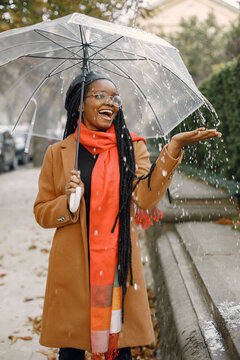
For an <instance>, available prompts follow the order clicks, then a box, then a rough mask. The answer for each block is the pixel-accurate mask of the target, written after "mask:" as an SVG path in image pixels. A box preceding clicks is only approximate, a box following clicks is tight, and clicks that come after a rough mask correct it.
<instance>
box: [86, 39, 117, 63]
mask: <svg viewBox="0 0 240 360" xmlns="http://www.w3.org/2000/svg"><path fill="white" fill-rule="evenodd" d="M122 38H123V36H120V37H119V38H118V39H116V40H114V41H112V42H111V43H110V44H108V45H106V46H104V47H103V48H101V49H100V50H99V51H96V52H95V53H94V54H92V55H91V56H89V58H91V57H92V56H95V55H97V54H100V52H101V51H103V50H105V49H107V48H108V47H109V46H111V45H113V44H114V43H115V42H117V41H119V40H121V39H122ZM90 45H91V44H89V47H90ZM100 55H101V54H100Z"/></svg>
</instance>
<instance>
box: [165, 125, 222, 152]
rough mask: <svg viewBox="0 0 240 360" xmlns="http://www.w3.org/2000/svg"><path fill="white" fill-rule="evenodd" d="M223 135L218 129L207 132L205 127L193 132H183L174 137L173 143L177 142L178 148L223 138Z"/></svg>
mask: <svg viewBox="0 0 240 360" xmlns="http://www.w3.org/2000/svg"><path fill="white" fill-rule="evenodd" d="M221 136H222V134H221V133H220V132H218V131H217V130H216V129H209V130H206V129H205V128H204V127H202V128H198V129H196V130H193V131H187V132H182V133H179V134H176V135H174V136H173V137H172V139H171V141H173V142H175V143H176V145H177V146H178V147H181V148H182V147H183V146H186V145H194V144H196V143H198V142H199V141H202V140H207V139H212V138H216V137H221Z"/></svg>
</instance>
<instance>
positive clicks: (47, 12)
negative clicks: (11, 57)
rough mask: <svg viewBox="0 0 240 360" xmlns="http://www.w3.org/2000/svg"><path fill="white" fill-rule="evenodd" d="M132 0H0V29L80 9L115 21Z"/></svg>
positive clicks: (34, 22)
mask: <svg viewBox="0 0 240 360" xmlns="http://www.w3.org/2000/svg"><path fill="white" fill-rule="evenodd" d="M135 2H136V0H105V1H99V0H81V2H80V1H79V0H34V1H33V0H1V1H0V16H1V23H0V31H5V30H9V29H13V28H17V27H22V26H28V25H32V24H36V23H38V22H41V21H44V20H53V19H56V18H58V17H61V16H65V15H68V14H71V13H73V12H80V13H83V14H85V15H89V16H93V17H96V18H100V19H103V20H109V21H115V20H116V19H118V17H119V16H120V15H122V14H123V13H127V11H128V10H129V9H130V8H132V7H133V6H134V4H135Z"/></svg>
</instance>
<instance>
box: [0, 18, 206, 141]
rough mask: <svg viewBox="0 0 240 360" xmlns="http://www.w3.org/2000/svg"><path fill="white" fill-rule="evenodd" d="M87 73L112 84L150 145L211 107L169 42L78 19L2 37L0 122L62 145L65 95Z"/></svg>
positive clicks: (134, 126) (133, 127) (127, 114)
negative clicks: (198, 111)
mask: <svg viewBox="0 0 240 360" xmlns="http://www.w3.org/2000/svg"><path fill="white" fill-rule="evenodd" d="M83 68H85V71H88V70H99V71H105V72H106V73H108V74H109V75H110V76H111V77H112V79H113V81H114V82H115V83H116V85H117V87H118V90H119V92H120V95H121V98H122V104H123V111H124V114H125V117H126V121H127V125H128V127H129V129H130V130H131V131H134V132H136V133H138V134H139V135H142V136H144V137H145V138H151V137H156V136H157V137H158V136H159V137H161V136H166V135H167V134H168V133H169V132H170V131H171V130H172V129H173V128H174V127H176V126H177V125H178V124H179V123H180V122H181V121H182V120H184V119H185V118H186V117H187V116H188V115H189V114H191V113H193V112H194V111H195V110H196V109H198V108H199V107H201V106H202V105H203V104H205V102H206V99H205V98H204V96H203V95H202V94H201V93H200V92H199V91H198V89H197V87H196V85H195V84H194V82H193V80H192V78H191V76H190V75H189V73H188V71H187V69H186V67H185V65H184V63H183V61H182V59H181V57H180V55H179V52H178V50H177V49H176V48H174V47H173V46H172V45H170V44H169V43H168V42H166V41H164V40H163V39H161V38H159V37H157V36H155V35H152V34H149V33H146V32H144V31H141V30H139V29H134V28H128V27H125V26H120V25H118V24H112V23H109V22H106V21H102V20H99V19H95V18H91V17H88V16H85V15H83V14H78V13H74V14H72V15H68V16H65V17H62V18H59V19H57V20H53V21H48V22H42V23H39V24H36V25H33V26H28V27H25V28H20V29H14V30H9V31H6V32H3V33H1V34H0V77H1V83H0V108H1V120H0V122H1V123H4V124H5V125H8V126H10V127H11V128H12V129H13V130H14V129H15V128H16V127H17V126H19V125H21V128H24V129H25V131H26V132H27V133H29V138H30V136H32V135H37V136H42V137H47V138H52V139H62V136H63V130H64V127H65V123H66V113H65V110H64V106H63V104H64V99H65V93H66V90H67V88H68V86H69V84H70V83H71V81H72V80H73V78H74V77H75V76H76V75H79V74H80V73H82V71H83Z"/></svg>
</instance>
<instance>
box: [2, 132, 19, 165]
mask: <svg viewBox="0 0 240 360" xmlns="http://www.w3.org/2000/svg"><path fill="white" fill-rule="evenodd" d="M17 164H18V160H17V156H16V147H15V141H14V138H13V136H12V135H11V133H10V131H9V129H8V128H7V127H5V126H0V171H5V170H14V169H16V167H17Z"/></svg>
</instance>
